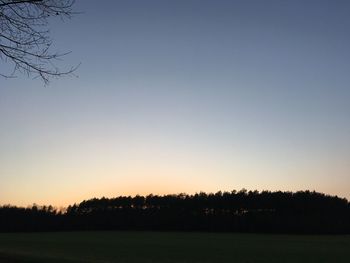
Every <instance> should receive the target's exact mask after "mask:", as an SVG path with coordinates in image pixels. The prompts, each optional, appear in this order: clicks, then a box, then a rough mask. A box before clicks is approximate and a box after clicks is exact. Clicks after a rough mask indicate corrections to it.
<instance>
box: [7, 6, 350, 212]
mask: <svg viewBox="0 0 350 263" xmlns="http://www.w3.org/2000/svg"><path fill="white" fill-rule="evenodd" d="M76 10H78V11H81V12H83V13H82V14H79V15H76V16H75V17H74V18H73V19H72V20H69V21H65V22H61V21H52V24H51V36H52V38H53V39H54V41H55V47H54V49H57V50H60V51H67V50H68V51H69V50H71V51H72V53H71V54H70V55H68V56H67V57H65V59H64V60H63V61H62V62H60V63H62V65H67V66H71V65H76V64H78V63H80V62H81V63H82V64H81V66H80V67H79V69H78V71H77V72H76V73H77V75H78V77H67V78H63V79H58V80H53V81H52V82H51V84H50V85H49V86H47V87H45V86H44V85H43V83H42V82H40V80H38V79H35V80H32V79H30V78H26V77H25V76H19V77H18V78H17V79H3V78H0V204H8V203H11V204H15V205H30V204H32V203H38V204H53V205H56V206H60V205H63V206H65V205H67V204H70V203H74V202H80V201H81V200H83V199H87V198H92V197H102V196H107V197H112V196H118V195H134V194H138V193H139V194H148V193H151V192H152V193H155V194H164V193H180V192H187V193H195V192H199V191H207V192H215V191H218V190H233V189H238V190H239V189H241V188H247V189H251V190H254V189H258V190H263V189H267V190H291V191H295V190H306V189H310V190H316V191H320V192H325V193H328V194H336V195H339V196H341V197H346V198H348V199H349V198H350V86H349V83H350V48H349V47H350V16H349V14H350V2H349V1H340V0H339V1H333V0H332V1H331V0H330V1H322V0H317V1H316V0H315V1H308V0H303V1H298V0H290V1H286V0H285V1H283V0H279V1H277V0H276V1H268V0H266V1H260V0H257V1H251V0H248V1H247V0H242V1H217V0H216V1H203V0H200V1H199V0H198V1H191V0H183V1H167V0H160V1H112V0H111V1H95V0H94V1H86V0H84V1H83V0H78V1H77V3H76ZM0 65H1V67H0V69H1V70H4V71H5V70H8V65H6V64H5V63H3V62H2V63H1V64H0Z"/></svg>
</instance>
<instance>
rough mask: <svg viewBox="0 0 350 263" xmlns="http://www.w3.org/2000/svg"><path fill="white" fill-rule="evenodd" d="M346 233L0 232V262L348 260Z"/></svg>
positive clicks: (286, 261)
mask: <svg viewBox="0 0 350 263" xmlns="http://www.w3.org/2000/svg"><path fill="white" fill-rule="evenodd" d="M349 259H350V236H287V235H255V234H216V233H156V232H69V233H10V234H7V233H6V234H5V233H2V234H0V262H1V263H13V262H23V263H29V262H61V263H65V262H67V263H68V262H71V263H74V262H91V263H92V262H101V263H102V262H104V263H107V262H121V263H123V262H125V263H127V262H146V263H147V262H154V263H158V262H159V263H161V262H162V263H163V262H164V263H167V262H169V263H170V262H173V263H175V262H183V263H185V262H239V263H249V262H261V263H264V262H269V263H271V262H283V263H288V262H298V263H302V262H308V263H310V262H318V263H320V262H337V263H340V262H350V261H349Z"/></svg>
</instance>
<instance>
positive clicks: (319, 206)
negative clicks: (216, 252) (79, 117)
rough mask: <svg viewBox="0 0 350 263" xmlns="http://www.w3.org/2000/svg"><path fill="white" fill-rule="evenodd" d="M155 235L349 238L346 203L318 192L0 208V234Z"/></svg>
mask: <svg viewBox="0 0 350 263" xmlns="http://www.w3.org/2000/svg"><path fill="white" fill-rule="evenodd" d="M73 230H156V231H218V232H255V233H258V232H261V233H295V234H350V203H349V202H348V201H347V200H346V199H342V198H339V197H337V196H329V195H325V194H322V193H317V192H310V191H299V192H295V193H292V192H281V191H278V192H269V191H262V192H258V191H246V190H244V189H243V190H241V191H238V192H237V191H232V192H217V193H215V194H213V193H210V194H207V193H203V192H201V193H198V194H194V195H187V194H177V195H164V196H158V195H148V196H139V195H137V196H134V197H131V196H120V197H116V198H101V199H97V198H94V199H90V200H87V201H83V202H81V203H80V204H74V205H73V206H69V207H68V208H67V209H66V210H65V211H58V210H55V209H54V208H53V207H51V206H43V207H39V206H36V205H34V206H32V207H28V208H19V207H14V206H2V207H0V231H1V232H11V231H73Z"/></svg>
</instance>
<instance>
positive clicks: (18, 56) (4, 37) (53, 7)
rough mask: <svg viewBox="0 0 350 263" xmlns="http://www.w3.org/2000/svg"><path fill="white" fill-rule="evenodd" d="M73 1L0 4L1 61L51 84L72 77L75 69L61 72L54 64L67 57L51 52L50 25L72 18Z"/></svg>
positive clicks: (30, 0) (28, 0)
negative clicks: (51, 20)
mask: <svg viewBox="0 0 350 263" xmlns="http://www.w3.org/2000/svg"><path fill="white" fill-rule="evenodd" d="M73 3H74V0H0V58H1V59H2V60H3V61H5V62H8V63H11V64H12V65H13V72H12V73H8V74H6V73H2V74H0V75H1V76H3V77H14V76H15V74H16V72H21V73H25V74H27V75H28V76H30V75H34V76H36V77H40V78H41V79H42V80H43V81H44V82H45V83H48V81H49V79H50V77H59V76H62V75H67V74H71V73H72V72H73V71H74V70H75V68H76V67H72V68H70V69H68V70H66V71H62V70H60V69H59V68H58V67H57V66H55V64H54V60H56V59H58V58H60V57H62V56H64V55H66V54H67V53H54V52H51V50H50V47H51V45H52V40H51V38H50V36H49V30H48V21H49V18H50V17H51V16H55V17H59V18H61V19H64V18H70V17H71V16H72V14H73V10H72V6H73Z"/></svg>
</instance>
